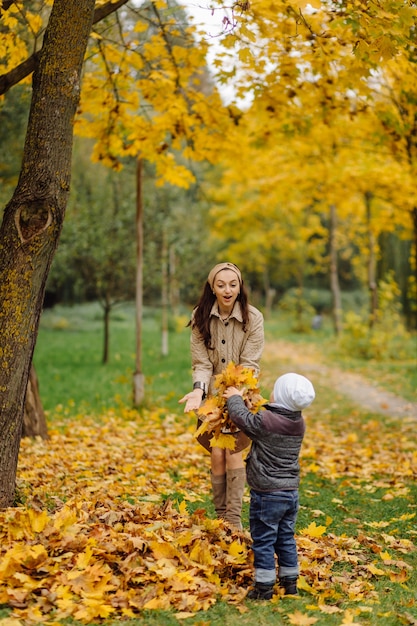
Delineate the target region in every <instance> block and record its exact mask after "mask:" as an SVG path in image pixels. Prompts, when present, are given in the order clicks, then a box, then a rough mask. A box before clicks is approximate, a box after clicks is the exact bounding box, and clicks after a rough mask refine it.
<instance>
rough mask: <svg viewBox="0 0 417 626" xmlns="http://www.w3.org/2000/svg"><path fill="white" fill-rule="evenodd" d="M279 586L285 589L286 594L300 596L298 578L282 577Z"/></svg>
mask: <svg viewBox="0 0 417 626" xmlns="http://www.w3.org/2000/svg"><path fill="white" fill-rule="evenodd" d="M279 586H280V587H282V588H283V589H284V595H286V596H298V589H297V578H280V579H279Z"/></svg>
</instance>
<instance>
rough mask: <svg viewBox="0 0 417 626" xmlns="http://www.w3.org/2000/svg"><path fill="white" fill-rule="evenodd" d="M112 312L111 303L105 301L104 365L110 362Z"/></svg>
mask: <svg viewBox="0 0 417 626" xmlns="http://www.w3.org/2000/svg"><path fill="white" fill-rule="evenodd" d="M110 313H111V304H109V302H108V300H107V299H106V302H105V303H104V307H103V317H104V320H103V321H104V339H103V365H106V363H108V362H109V348H110Z"/></svg>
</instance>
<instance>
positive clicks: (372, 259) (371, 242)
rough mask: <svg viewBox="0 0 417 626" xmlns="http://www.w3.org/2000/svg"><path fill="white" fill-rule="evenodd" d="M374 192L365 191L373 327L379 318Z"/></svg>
mask: <svg viewBox="0 0 417 626" xmlns="http://www.w3.org/2000/svg"><path fill="white" fill-rule="evenodd" d="M372 197H373V194H372V193H371V192H368V191H367V192H366V193H365V205H366V228H367V230H368V289H369V293H370V304H369V327H370V328H372V327H373V325H374V324H375V322H376V320H377V313H378V291H377V284H376V255H375V246H376V241H375V235H374V233H373V231H372V225H371V222H372V220H371V203H372Z"/></svg>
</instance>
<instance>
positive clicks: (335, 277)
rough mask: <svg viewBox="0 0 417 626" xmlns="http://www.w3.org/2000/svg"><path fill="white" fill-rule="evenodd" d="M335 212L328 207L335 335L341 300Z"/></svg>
mask: <svg viewBox="0 0 417 626" xmlns="http://www.w3.org/2000/svg"><path fill="white" fill-rule="evenodd" d="M336 234H337V212H336V207H335V205H334V204H332V205H331V206H330V227H329V248H330V289H331V293H332V314H333V327H334V332H335V334H336V335H340V333H341V332H342V298H341V294H340V285H339V268H338V262H337V256H338V255H337V244H336Z"/></svg>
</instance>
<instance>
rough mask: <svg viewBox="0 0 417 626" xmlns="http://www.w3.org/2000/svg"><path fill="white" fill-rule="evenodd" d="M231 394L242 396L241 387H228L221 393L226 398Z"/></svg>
mask: <svg viewBox="0 0 417 626" xmlns="http://www.w3.org/2000/svg"><path fill="white" fill-rule="evenodd" d="M232 396H243V389H238V388H237V387H228V388H227V389H226V390H225V392H224V393H223V398H226V399H227V400H228V399H229V398H231V397H232Z"/></svg>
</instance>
